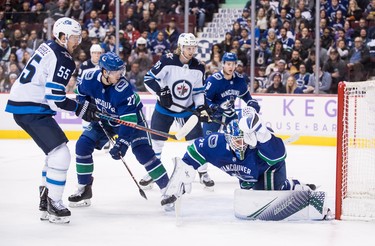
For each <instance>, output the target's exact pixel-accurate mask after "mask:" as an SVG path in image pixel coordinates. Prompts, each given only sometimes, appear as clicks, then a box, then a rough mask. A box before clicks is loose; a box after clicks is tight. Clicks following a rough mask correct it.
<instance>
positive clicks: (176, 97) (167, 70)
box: [144, 53, 204, 113]
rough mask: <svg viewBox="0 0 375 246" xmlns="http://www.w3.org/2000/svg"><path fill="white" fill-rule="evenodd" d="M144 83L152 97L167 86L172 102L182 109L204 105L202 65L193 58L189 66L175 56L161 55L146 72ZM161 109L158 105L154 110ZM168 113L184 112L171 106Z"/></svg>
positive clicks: (170, 54)
mask: <svg viewBox="0 0 375 246" xmlns="http://www.w3.org/2000/svg"><path fill="white" fill-rule="evenodd" d="M144 82H145V85H146V88H147V89H148V91H149V92H151V93H152V94H154V95H155V94H158V92H160V89H161V88H164V87H166V86H168V87H169V89H170V90H171V94H172V99H173V101H174V102H175V103H177V104H180V105H183V106H184V107H190V106H192V105H194V106H195V107H198V106H200V105H203V104H204V87H203V82H204V65H203V64H201V63H200V62H199V61H198V60H197V59H195V58H193V59H192V60H191V61H190V62H189V64H182V63H181V61H180V59H179V57H178V55H176V54H172V53H168V54H166V55H163V56H162V57H161V59H160V60H159V61H158V62H157V63H156V64H155V65H154V66H153V67H152V68H151V70H150V71H148V72H147V74H146V75H145V77H144ZM161 108H162V107H161V106H160V105H159V104H157V105H156V110H158V109H161ZM163 109H164V108H163ZM163 109H161V110H163ZM158 111H159V110H158ZM168 111H169V112H171V113H173V112H176V113H179V112H182V111H184V110H183V109H182V108H180V107H177V106H174V105H173V106H171V107H170V108H168ZM159 112H160V111H159ZM162 113H164V112H162Z"/></svg>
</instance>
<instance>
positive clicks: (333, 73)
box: [0, 0, 375, 93]
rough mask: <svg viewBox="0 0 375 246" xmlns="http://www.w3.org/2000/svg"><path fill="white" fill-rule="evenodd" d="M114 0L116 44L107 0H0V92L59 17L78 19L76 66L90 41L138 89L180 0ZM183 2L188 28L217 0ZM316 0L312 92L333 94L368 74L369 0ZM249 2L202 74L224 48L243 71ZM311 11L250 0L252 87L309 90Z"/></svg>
mask: <svg viewBox="0 0 375 246" xmlns="http://www.w3.org/2000/svg"><path fill="white" fill-rule="evenodd" d="M120 2H121V14H120V20H119V21H120V30H119V43H120V44H119V47H116V38H115V23H116V16H115V14H114V13H115V11H114V9H115V6H114V3H115V2H114V0H109V1H108V0H107V1H106V0H85V1H83V0H29V1H27V0H6V1H5V3H4V4H3V5H1V6H0V42H1V46H0V57H1V61H0V92H9V90H10V87H11V85H12V82H14V79H15V78H17V76H18V75H19V74H20V71H21V70H22V68H23V67H24V66H25V64H26V63H27V61H28V59H29V58H30V56H31V55H32V54H33V52H34V51H35V50H36V49H37V48H38V46H39V45H40V44H41V43H42V42H44V41H46V40H47V39H48V37H49V33H48V30H50V29H49V28H48V27H49V26H51V25H53V22H54V21H55V20H57V19H58V18H61V17H63V16H67V17H71V18H74V19H76V20H78V21H79V22H80V23H81V25H82V28H83V31H82V43H81V44H80V47H79V49H77V50H76V52H75V54H74V59H75V60H76V65H77V71H78V68H79V66H80V65H81V64H82V63H83V62H84V61H87V60H88V59H90V47H91V46H92V45H93V44H99V45H100V46H101V47H102V50H103V52H108V51H118V52H119V54H120V56H121V57H122V58H123V59H124V61H126V62H127V76H128V77H129V80H130V81H131V83H132V85H133V86H134V89H135V90H137V91H145V87H144V85H143V81H142V80H143V75H144V74H145V73H146V72H147V70H148V69H149V68H150V67H151V66H152V65H153V64H154V63H155V61H157V60H159V58H160V56H161V55H162V54H164V53H166V52H170V51H174V50H175V49H176V46H177V39H178V36H179V34H180V33H181V32H182V27H183V23H180V22H179V21H177V20H176V18H178V19H179V20H182V19H183V18H180V17H183V12H184V1H182V0H127V1H125V0H121V1H120ZM189 2H190V3H189V14H190V16H194V17H195V18H194V20H196V23H194V24H195V27H196V29H195V31H202V29H203V26H204V23H206V22H207V21H210V20H211V19H212V17H213V13H214V12H216V11H217V9H218V4H219V3H220V2H221V1H219V0H216V1H215V0H213V1H210V0H191V1H189ZM320 3H321V9H320V10H319V13H320V26H319V27H318V28H319V32H320V37H321V49H320V57H319V59H320V65H321V67H320V68H319V69H320V70H319V71H320V75H319V78H318V81H319V85H318V86H319V92H320V93H337V84H338V82H339V81H341V80H351V81H360V80H365V79H368V78H370V77H371V76H374V75H375V71H374V67H375V66H374V62H375V60H374V52H375V50H374V48H375V27H374V26H375V0H341V1H338V0H328V1H326V0H320ZM250 6H251V1H248V3H247V4H246V6H245V8H244V10H243V13H242V16H241V17H240V18H238V19H237V20H236V21H235V22H234V23H233V29H232V30H231V31H229V32H227V33H226V35H225V39H224V40H223V41H222V42H221V43H217V44H214V45H213V46H212V49H211V59H210V60H209V61H208V62H207V63H206V74H207V75H210V74H212V73H214V72H215V71H218V70H220V69H221V66H222V64H221V62H220V61H221V56H222V55H223V54H224V52H229V51H230V52H235V53H236V54H237V55H238V57H239V59H240V62H239V64H238V67H237V71H238V72H240V73H241V74H244V75H246V76H245V77H246V78H248V76H249V69H248V68H249V61H250V54H251V50H250V49H251V42H252V40H251V31H252V30H251V28H250V27H251V22H252V20H251V18H250ZM315 11H316V10H315V1H312V0H281V1H274V0H257V1H256V19H255V20H254V21H255V30H254V35H255V40H254V42H255V47H256V49H255V63H256V64H255V66H256V69H255V71H256V74H255V77H256V80H255V81H254V89H255V92H260V93H265V92H270V93H271V92H277V93H285V92H288V93H311V92H313V90H312V88H313V87H314V86H315V78H314V75H313V73H314V68H315V59H316V57H315V37H314V35H315V29H314V28H315V19H314V17H315ZM117 49H118V50H117ZM76 76H77V75H75V76H74V78H73V79H72V82H71V83H70V87H72V86H71V85H72V84H73V86H74V81H75V80H76ZM291 77H293V78H294V79H292V78H291ZM248 81H249V80H248ZM249 82H250V81H249Z"/></svg>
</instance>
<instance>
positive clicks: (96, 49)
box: [90, 44, 102, 53]
mask: <svg viewBox="0 0 375 246" xmlns="http://www.w3.org/2000/svg"><path fill="white" fill-rule="evenodd" d="M92 52H100V53H101V52H102V47H100V45H99V44H93V45H91V47H90V53H92Z"/></svg>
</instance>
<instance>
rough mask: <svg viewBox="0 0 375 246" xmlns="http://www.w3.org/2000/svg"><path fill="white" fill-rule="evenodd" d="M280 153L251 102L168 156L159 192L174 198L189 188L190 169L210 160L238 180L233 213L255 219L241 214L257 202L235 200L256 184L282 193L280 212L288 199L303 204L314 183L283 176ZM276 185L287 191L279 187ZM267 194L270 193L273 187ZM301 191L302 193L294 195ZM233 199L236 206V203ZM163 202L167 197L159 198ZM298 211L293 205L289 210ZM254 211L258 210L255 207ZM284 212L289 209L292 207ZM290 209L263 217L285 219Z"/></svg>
mask: <svg viewBox="0 0 375 246" xmlns="http://www.w3.org/2000/svg"><path fill="white" fill-rule="evenodd" d="M285 158H286V150H285V145H284V142H283V140H282V139H280V138H278V137H276V136H275V135H273V132H272V131H271V130H270V129H269V128H267V127H266V126H264V125H263V124H262V121H261V119H260V117H259V115H258V113H257V112H256V111H255V110H254V109H253V108H251V107H246V108H244V109H243V110H242V118H241V119H240V120H239V121H238V120H233V121H231V122H230V123H229V124H228V126H227V129H226V131H225V133H214V134H211V135H209V136H207V137H205V138H199V139H197V140H195V142H194V143H193V144H192V145H190V146H189V147H188V149H187V152H186V153H185V155H184V157H183V158H182V160H181V159H180V158H174V164H175V168H174V171H173V174H172V176H171V179H170V181H169V183H168V185H167V189H166V192H165V195H168V196H175V197H176V198H178V197H180V196H181V195H182V194H184V193H190V191H191V182H193V181H194V176H195V171H194V170H196V169H197V168H199V167H200V166H201V165H204V164H205V163H206V162H210V163H212V164H213V165H214V166H216V167H218V168H219V169H221V170H222V171H224V172H226V173H227V174H229V175H231V176H235V177H237V178H238V180H239V186H240V188H241V189H239V190H238V191H236V197H235V212H236V216H237V217H239V218H245V219H258V217H251V218H250V217H248V216H247V213H248V212H250V211H254V212H257V208H255V207H254V206H250V205H249V204H248V203H247V202H246V203H243V202H242V200H243V199H242V200H241V198H242V197H244V196H245V197H246V196H248V195H249V194H250V196H253V195H252V194H253V193H254V192H255V191H262V190H267V192H264V191H263V192H262V193H269V191H277V192H278V194H280V195H281V194H283V195H281V196H279V197H282V199H281V200H282V201H281V203H282V204H281V205H280V204H279V207H278V209H279V210H280V212H281V210H282V212H288V211H291V210H290V209H288V206H289V205H291V206H295V207H298V208H301V210H302V209H303V208H305V207H308V205H309V203H310V202H311V201H312V200H311V198H312V197H313V196H314V194H313V193H314V192H313V191H314V190H315V189H316V186H315V185H313V184H302V183H301V182H300V181H298V180H296V179H287V177H286V164H285ZM249 190H251V191H249ZM281 190H282V191H289V192H286V193H283V192H281V193H280V191H281ZM297 191H301V192H303V193H301V194H298V197H294V196H295V195H296V194H297V193H298V192H297ZM243 192H245V193H243ZM246 192H247V193H246ZM249 192H250V193H249ZM318 193H319V194H318V196H319V199H320V201H322V202H321V203H320V204H319V206H320V205H321V206H320V207H319V209H318V210H319V211H318V213H319V214H320V215H322V218H323V216H324V215H323V213H324V211H323V205H324V200H325V193H324V192H323V193H321V192H318ZM256 194H258V193H256ZM269 194H275V192H271V193H269ZM301 195H302V196H303V198H300V196H301ZM321 196H323V197H321ZM290 197H292V198H290ZM256 199H258V198H256ZM285 199H287V202H285V201H283V200H285ZM315 200H316V199H315ZM315 200H314V201H315ZM238 201H239V203H240V205H239V206H240V208H238V206H237V207H236V203H238ZM254 201H257V200H255V199H254V200H250V202H254ZM258 201H259V199H258ZM288 201H289V202H288ZM163 202H168V201H167V200H165V201H162V203H163ZM296 203H297V204H296ZM300 203H301V204H300ZM267 204H268V205H267V206H268V207H272V206H271V205H272V204H271V203H270V202H269V203H267ZM237 205H238V204H237ZM280 206H281V207H280ZM243 207H246V208H245V210H246V209H247V208H250V211H246V212H244V211H243V210H244V209H243ZM263 208H264V207H263ZM263 208H262V209H263ZM281 208H282V209H281ZM252 209H253V210H252ZM254 209H255V210H254ZM292 210H293V209H292ZM297 210H298V209H297ZM298 211H299V210H298ZM298 211H294V213H296V212H298ZM258 213H259V214H261V212H259V211H258ZM290 213H292V214H293V211H292V212H290ZM292 214H289V215H288V213H287V214H286V215H285V214H284V215H283V213H277V215H278V216H276V215H274V214H273V215H272V216H271V217H269V216H268V217H265V218H263V219H266V220H279V219H285V218H287V217H288V216H290V215H292ZM281 215H283V216H281ZM320 215H319V216H320ZM280 216H281V217H280ZM319 216H318V217H319ZM314 218H315V217H314ZM322 218H321V219H322ZM260 219H262V218H260Z"/></svg>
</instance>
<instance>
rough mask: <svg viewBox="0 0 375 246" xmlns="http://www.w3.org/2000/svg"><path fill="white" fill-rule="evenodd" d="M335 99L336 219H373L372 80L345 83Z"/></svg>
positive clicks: (374, 139)
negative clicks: (336, 128) (337, 105)
mask: <svg viewBox="0 0 375 246" xmlns="http://www.w3.org/2000/svg"><path fill="white" fill-rule="evenodd" d="M338 100H339V107H338V124H339V125H341V127H340V126H338V129H339V131H338V136H337V138H338V146H337V147H338V162H337V168H338V170H337V175H338V177H337V180H338V184H337V189H336V192H337V193H338V194H336V206H341V214H339V217H338V216H337V214H336V218H340V219H350V220H353V219H355V220H375V81H366V82H345V86H343V87H342V88H340V92H339V97H338ZM340 183H341V184H340ZM337 211H339V212H340V208H339V210H337V208H336V212H337ZM340 215H341V216H340Z"/></svg>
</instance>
